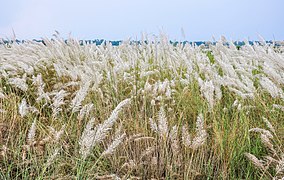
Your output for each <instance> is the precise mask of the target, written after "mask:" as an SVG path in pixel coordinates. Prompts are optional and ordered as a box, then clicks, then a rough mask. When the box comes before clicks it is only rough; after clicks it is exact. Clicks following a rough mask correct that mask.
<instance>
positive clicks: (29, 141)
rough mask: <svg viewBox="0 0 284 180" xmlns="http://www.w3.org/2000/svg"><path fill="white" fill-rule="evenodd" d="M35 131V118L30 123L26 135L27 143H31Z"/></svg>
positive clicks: (33, 139)
mask: <svg viewBox="0 0 284 180" xmlns="http://www.w3.org/2000/svg"><path fill="white" fill-rule="evenodd" d="M35 133H36V119H35V120H34V122H33V123H32V125H31V127H30V129H29V132H28V137H27V142H28V144H32V143H33V142H34V141H35Z"/></svg>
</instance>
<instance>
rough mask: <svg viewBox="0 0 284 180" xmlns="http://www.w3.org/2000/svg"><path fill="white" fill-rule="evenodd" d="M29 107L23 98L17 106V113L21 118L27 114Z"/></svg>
mask: <svg viewBox="0 0 284 180" xmlns="http://www.w3.org/2000/svg"><path fill="white" fill-rule="evenodd" d="M28 111H29V107H28V104H27V101H26V99H25V98H23V99H22V101H21V104H20V105H19V113H20V115H21V117H24V116H26V115H27V114H28Z"/></svg>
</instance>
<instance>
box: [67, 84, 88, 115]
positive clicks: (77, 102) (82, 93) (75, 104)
mask: <svg viewBox="0 0 284 180" xmlns="http://www.w3.org/2000/svg"><path fill="white" fill-rule="evenodd" d="M90 85H91V82H90V81H87V82H86V83H85V84H83V85H82V86H81V87H80V89H79V90H78V91H77V92H76V95H75V97H74V99H72V101H71V109H72V112H77V111H79V109H80V108H81V103H82V101H83V100H84V99H85V97H86V95H87V93H88V90H89V87H90Z"/></svg>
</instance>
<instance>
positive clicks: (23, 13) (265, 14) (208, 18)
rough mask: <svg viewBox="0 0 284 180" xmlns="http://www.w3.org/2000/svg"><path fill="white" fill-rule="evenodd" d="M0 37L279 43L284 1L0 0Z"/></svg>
mask: <svg viewBox="0 0 284 180" xmlns="http://www.w3.org/2000/svg"><path fill="white" fill-rule="evenodd" d="M0 1H1V11H0V17H1V18H0V38H1V37H2V38H5V37H8V38H11V37H12V34H13V33H12V29H14V31H15V33H16V36H17V38H19V39H31V38H40V37H51V35H52V34H53V33H54V31H55V30H57V31H59V32H60V33H61V34H62V36H63V37H67V36H68V34H69V33H70V32H71V35H72V36H73V37H75V38H78V39H107V40H121V39H122V40H123V39H126V38H132V39H136V38H138V39H139V38H140V35H141V32H146V33H148V34H156V35H158V34H159V31H160V30H161V31H163V32H165V33H166V34H167V35H168V36H169V38H170V39H172V40H184V38H183V36H182V33H181V29H182V28H183V30H184V33H185V39H186V40H190V41H197V40H212V36H214V37H215V38H217V39H218V38H219V37H220V35H225V36H226V37H227V38H228V39H230V40H243V39H245V38H249V39H251V40H257V36H258V34H259V35H261V36H263V37H264V38H265V39H266V40H273V39H274V38H275V39H276V40H284V0H238V1H230V0H140V1H137V0H101V1H98V0H0Z"/></svg>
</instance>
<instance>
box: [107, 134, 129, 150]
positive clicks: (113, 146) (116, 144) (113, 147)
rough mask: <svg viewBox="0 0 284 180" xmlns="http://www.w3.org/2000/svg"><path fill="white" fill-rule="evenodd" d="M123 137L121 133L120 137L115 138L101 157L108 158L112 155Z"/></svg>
mask: <svg viewBox="0 0 284 180" xmlns="http://www.w3.org/2000/svg"><path fill="white" fill-rule="evenodd" d="M125 136H126V134H125V133H123V134H122V135H120V136H117V137H116V138H115V140H114V141H113V142H112V143H111V144H110V145H109V146H108V148H107V149H106V150H105V151H104V152H103V153H102V156H108V155H111V154H113V152H114V151H115V150H116V148H117V147H118V146H119V144H121V143H122V141H123V139H124V137H125Z"/></svg>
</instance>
